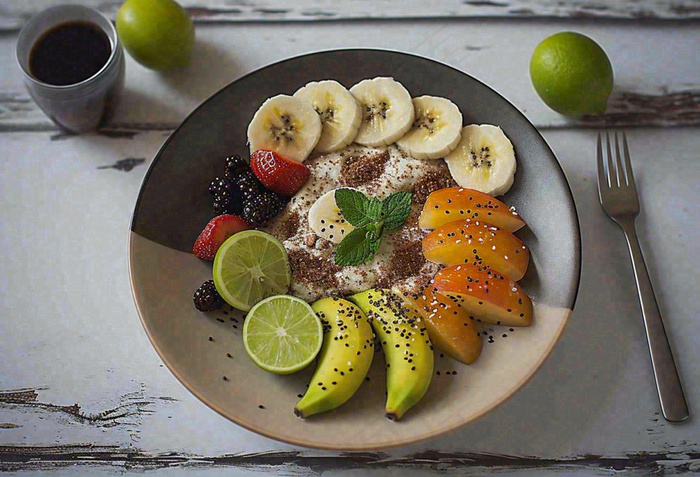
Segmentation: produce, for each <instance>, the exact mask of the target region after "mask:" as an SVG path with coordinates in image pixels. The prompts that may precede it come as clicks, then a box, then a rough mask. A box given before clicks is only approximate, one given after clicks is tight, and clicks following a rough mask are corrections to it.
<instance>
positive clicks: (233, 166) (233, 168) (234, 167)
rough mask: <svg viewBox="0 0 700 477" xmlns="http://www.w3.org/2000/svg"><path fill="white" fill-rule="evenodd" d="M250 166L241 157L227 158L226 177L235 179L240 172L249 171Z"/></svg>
mask: <svg viewBox="0 0 700 477" xmlns="http://www.w3.org/2000/svg"><path fill="white" fill-rule="evenodd" d="M249 167H250V166H249V165H248V163H247V162H246V160H245V159H243V158H242V157H241V156H239V155H238V154H236V155H235V156H229V157H227V158H226V177H229V176H231V178H232V177H235V176H236V175H237V173H238V172H241V171H242V170H244V169H248V168H249Z"/></svg>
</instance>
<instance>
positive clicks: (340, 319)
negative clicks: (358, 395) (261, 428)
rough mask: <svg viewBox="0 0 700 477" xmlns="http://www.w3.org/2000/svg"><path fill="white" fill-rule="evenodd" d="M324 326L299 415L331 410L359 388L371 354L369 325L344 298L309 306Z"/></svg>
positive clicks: (356, 308)
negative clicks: (321, 344) (319, 350)
mask: <svg viewBox="0 0 700 477" xmlns="http://www.w3.org/2000/svg"><path fill="white" fill-rule="evenodd" d="M311 308H313V310H314V311H315V312H316V314H317V315H318V316H319V317H320V318H321V322H322V323H323V328H324V337H323V347H322V348H321V352H320V354H319V358H318V365H317V367H316V370H315V371H314V374H313V376H312V377H311V382H310V384H309V389H308V390H307V391H306V394H304V396H303V397H302V398H301V400H300V401H299V402H298V403H297V405H296V406H295V407H294V413H295V414H296V415H297V416H299V417H304V418H305V417H309V416H311V415H313V414H317V413H320V412H325V411H330V410H331V409H335V408H337V407H338V406H340V405H342V404H344V403H345V402H347V401H348V399H350V398H351V397H352V396H353V395H354V394H355V392H356V391H357V390H358V389H359V387H360V385H361V384H362V382H363V381H364V379H365V376H366V375H367V373H368V372H369V368H370V365H371V364H372V358H373V356H374V336H373V334H372V327H371V326H370V324H369V321H367V317H366V316H365V315H364V313H363V312H362V311H361V310H360V309H359V308H358V307H357V306H355V305H353V304H352V303H350V302H349V301H347V300H343V299H340V298H322V299H321V300H318V301H316V302H315V303H313V304H312V305H311Z"/></svg>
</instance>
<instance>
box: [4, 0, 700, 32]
mask: <svg viewBox="0 0 700 477" xmlns="http://www.w3.org/2000/svg"><path fill="white" fill-rule="evenodd" d="M58 3H60V2H59V1H58V0H34V1H32V2H15V1H12V0H4V1H3V2H2V4H0V30H13V29H17V28H20V27H21V26H22V25H23V24H24V23H25V22H26V21H27V19H28V18H29V17H31V15H33V14H34V13H36V12H38V11H40V10H42V9H43V8H46V7H48V6H52V5H55V4H58ZM75 3H81V4H84V5H91V6H94V7H96V8H98V9H99V10H101V11H103V12H104V13H106V14H108V15H109V16H110V17H112V18H114V16H115V14H116V11H117V10H118V9H119V6H120V5H121V3H122V2H120V1H103V0H80V1H78V2H75ZM180 3H181V4H182V5H183V6H184V7H185V8H187V10H188V11H189V13H190V15H191V16H192V17H193V18H194V20H195V21H198V22H270V21H272V22H277V21H305V22H308V21H333V20H366V19H403V18H412V19H417V18H484V17H501V18H529V17H556V18H616V19H626V20H640V19H661V20H689V19H697V18H700V7H699V6H698V3H697V2H696V1H694V0H674V1H670V2H669V1H664V0H636V1H635V0H625V1H616V2H600V1H598V0H464V1H458V0H433V1H430V2H426V1H421V0H405V1H401V2H396V1H393V0H360V1H354V2H334V1H329V0H295V1H291V0H283V1H275V0H255V1H226V0H181V2H180Z"/></svg>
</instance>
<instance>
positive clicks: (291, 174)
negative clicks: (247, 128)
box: [250, 149, 311, 197]
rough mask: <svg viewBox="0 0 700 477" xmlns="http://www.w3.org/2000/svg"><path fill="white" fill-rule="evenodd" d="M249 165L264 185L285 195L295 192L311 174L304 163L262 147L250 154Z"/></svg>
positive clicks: (291, 194) (288, 195) (289, 195)
mask: <svg viewBox="0 0 700 477" xmlns="http://www.w3.org/2000/svg"><path fill="white" fill-rule="evenodd" d="M250 167H251V168H252V169H253V172H254V173H255V176H256V177H257V178H258V180H259V181H260V182H262V183H263V185H264V186H265V187H267V188H268V189H270V190H271V191H274V192H277V193H278V194H280V195H284V196H287V197H291V196H293V195H294V194H296V193H297V191H298V190H299V189H301V186H303V185H304V184H305V183H306V181H307V180H308V179H309V176H310V175H311V171H310V170H309V168H308V167H306V166H305V165H304V164H302V163H300V162H296V161H293V160H291V159H287V158H286V157H284V156H282V155H280V154H278V153H276V152H274V151H266V150H263V149H259V150H257V151H255V152H254V153H253V154H251V156H250Z"/></svg>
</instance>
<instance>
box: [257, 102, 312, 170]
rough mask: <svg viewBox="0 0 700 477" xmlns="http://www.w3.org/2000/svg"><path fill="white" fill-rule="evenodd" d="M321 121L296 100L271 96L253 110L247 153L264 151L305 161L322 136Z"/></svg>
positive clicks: (305, 104)
mask: <svg viewBox="0 0 700 477" xmlns="http://www.w3.org/2000/svg"><path fill="white" fill-rule="evenodd" d="M321 129H322V128H321V119H320V118H319V117H318V114H316V111H314V108H312V107H311V105H310V104H309V103H307V102H305V101H302V100H301V99H299V98H295V97H293V96H287V95H283V94H281V95H278V96H274V97H272V98H270V99H268V100H267V101H265V102H264V103H263V104H262V106H260V108H259V109H258V110H257V111H256V113H255V115H254V116H253V119H252V121H251V122H250V124H249V125H248V143H249V145H250V152H251V153H253V152H255V151H257V150H259V149H266V150H270V151H275V152H278V153H279V154H281V155H283V156H285V157H287V158H289V159H292V160H294V161H297V162H304V160H305V159H306V158H307V157H308V156H309V154H310V153H311V151H312V150H313V148H314V147H316V144H317V143H318V140H319V139H320V137H321Z"/></svg>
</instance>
